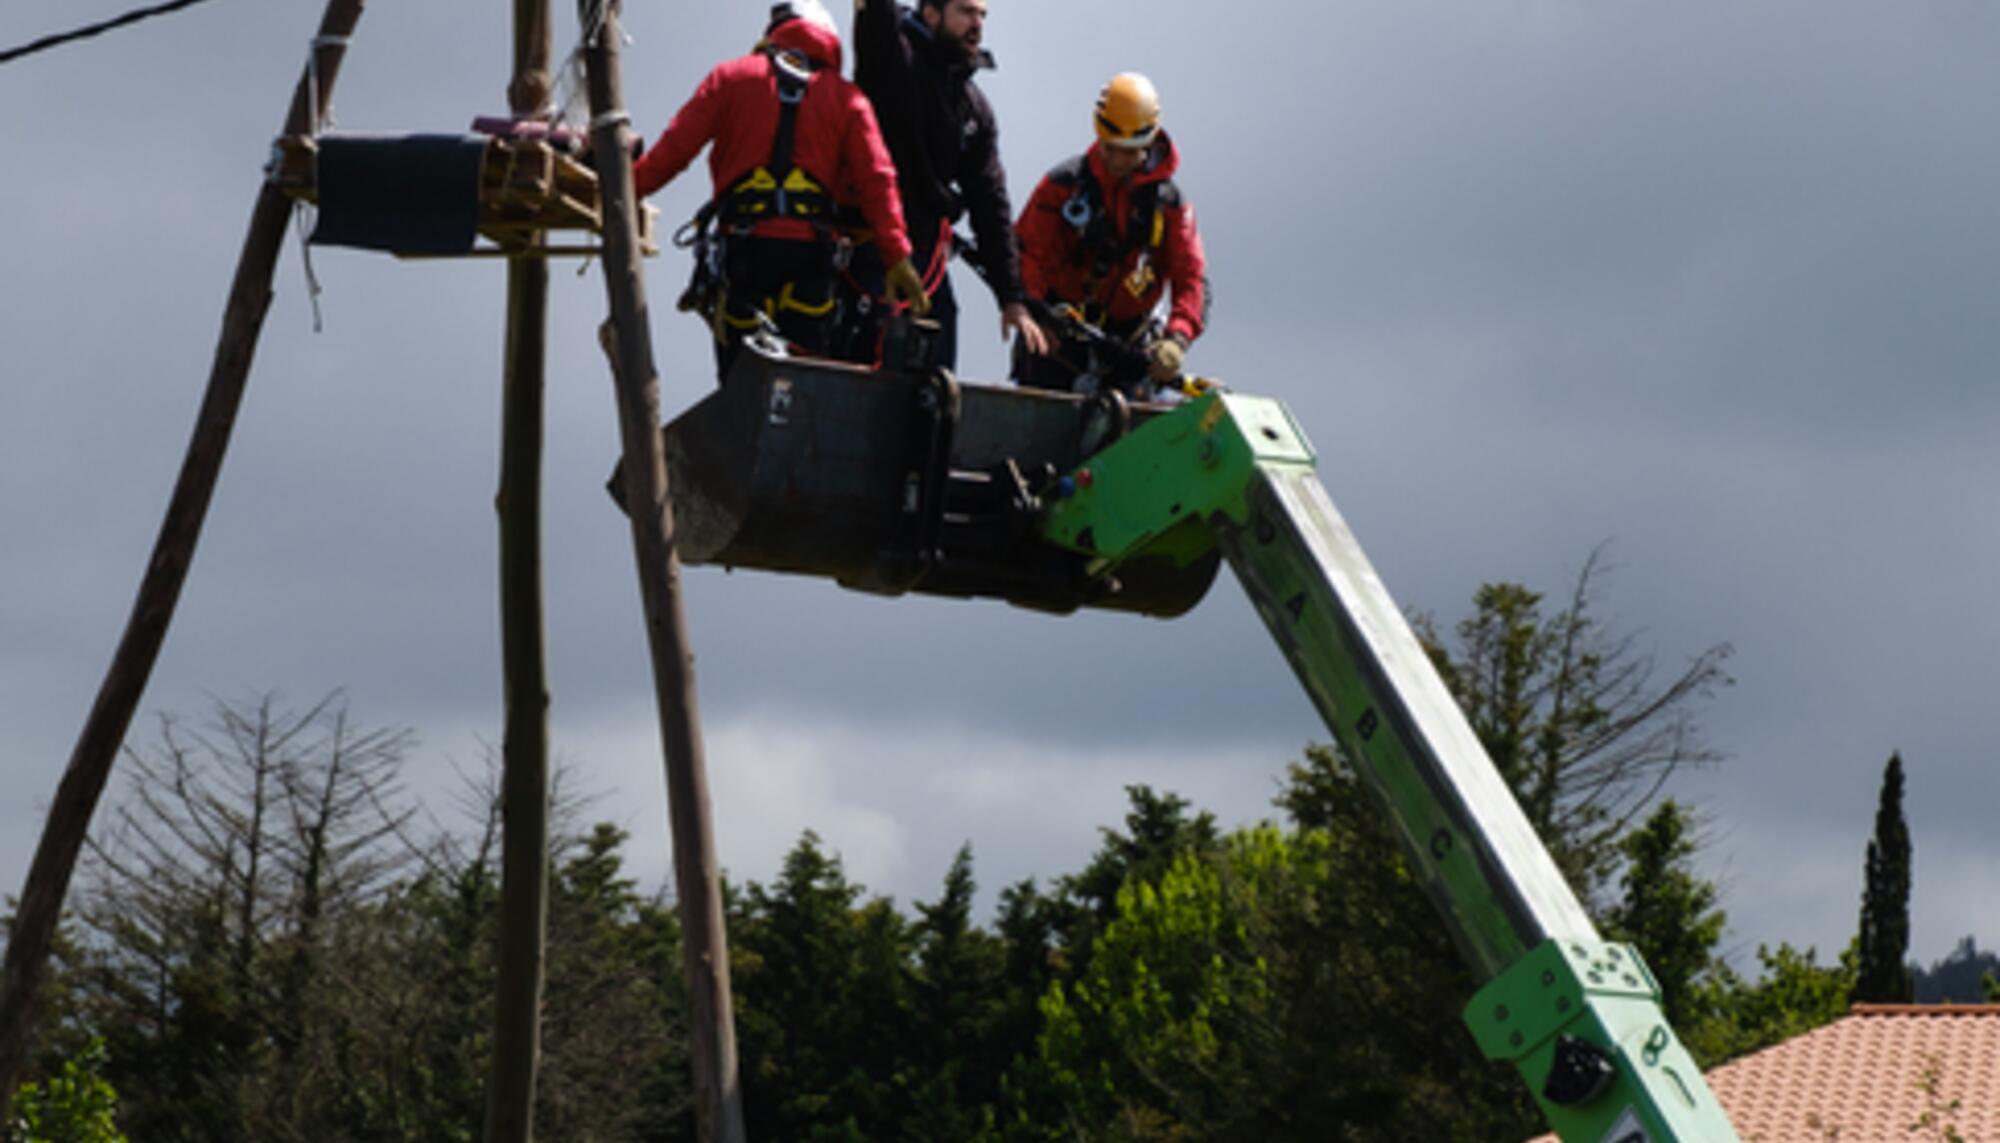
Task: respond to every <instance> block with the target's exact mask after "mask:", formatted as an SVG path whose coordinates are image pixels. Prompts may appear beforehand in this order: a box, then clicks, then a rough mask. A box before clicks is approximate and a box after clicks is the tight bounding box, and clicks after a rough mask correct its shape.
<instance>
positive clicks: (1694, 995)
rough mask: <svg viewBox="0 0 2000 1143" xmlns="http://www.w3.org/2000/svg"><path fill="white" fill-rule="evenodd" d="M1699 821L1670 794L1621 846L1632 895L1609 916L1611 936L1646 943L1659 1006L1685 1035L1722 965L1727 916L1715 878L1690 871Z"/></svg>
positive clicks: (1644, 947)
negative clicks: (1704, 986) (1718, 961)
mask: <svg viewBox="0 0 2000 1143" xmlns="http://www.w3.org/2000/svg"><path fill="white" fill-rule="evenodd" d="M1692 829H1693V819H1692V817H1691V815H1690V814H1689V813H1688V811H1687V810H1686V809H1684V808H1682V806H1681V805H1680V804H1679V803H1678V802H1675V801H1673V800H1671V799H1669V800H1668V801H1665V802H1662V803H1660V806H1659V808H1658V809H1656V810H1654V811H1653V815H1652V816H1651V817H1649V818H1647V819H1646V823H1645V825H1644V826H1642V827H1640V828H1639V829H1637V830H1634V831H1633V832H1632V833H1630V834H1627V835H1626V836H1625V839H1624V840H1623V841H1622V842H1620V843H1619V848H1620V849H1621V850H1623V852H1624V854H1625V862H1626V865H1625V875H1624V878H1623V882H1624V888H1625V894H1624V897H1623V898H1622V899H1621V900H1620V901H1619V902H1618V904H1617V905H1616V906H1614V907H1613V908H1612V909H1611V912H1610V914H1609V915H1608V916H1607V917H1606V918H1605V928H1606V929H1607V930H1608V932H1609V934H1610V935H1611V936H1612V937H1613V938H1615V939H1617V940H1623V941H1630V942H1632V943H1633V944H1636V945H1638V946H1639V951H1640V952H1641V953H1643V954H1644V955H1645V957H1646V965H1647V967H1648V968H1650V969H1652V970H1653V977H1654V979H1656V980H1658V981H1659V984H1660V1005H1661V1007H1662V1008H1664V1009H1665V1010H1666V1014H1667V1019H1668V1021H1669V1022H1670V1023H1672V1024H1673V1025H1674V1027H1676V1028H1678V1029H1681V1030H1682V1032H1683V1034H1685V1033H1686V1030H1687V1029H1688V1028H1690V1027H1691V1026H1692V1025H1693V1024H1694V1021H1695V1017H1696V1016H1697V1015H1698V1012H1697V1008H1698V1004H1699V1002H1698V997H1699V996H1700V995H1701V990H1700V989H1699V988H1698V987H1697V984H1698V982H1699V981H1700V979H1701V978H1702V977H1703V976H1704V975H1705V974H1707V973H1708V972H1709V970H1710V969H1711V968H1712V967H1713V966H1714V964H1715V946H1716V943H1717V942H1719V941H1720V940H1721V939H1722V929H1723V925H1724V923H1725V916H1724V914H1723V912H1722V910H1720V909H1718V908H1716V907H1715V901H1716V892H1715V886H1714V884H1713V883H1711V882H1708V881H1705V880H1703V879H1702V878H1700V877H1698V876H1696V875H1695V874H1694V873H1693V872H1692V871H1691V870H1690V869H1689V867H1688V866H1689V860H1690V859H1691V858H1692V857H1693V856H1694V853H1695V848H1696V843H1695V839H1694V838H1693V837H1691V836H1690V834H1691V832H1692Z"/></svg>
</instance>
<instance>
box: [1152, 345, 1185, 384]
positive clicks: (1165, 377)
mask: <svg viewBox="0 0 2000 1143" xmlns="http://www.w3.org/2000/svg"><path fill="white" fill-rule="evenodd" d="M1146 356H1147V358H1148V360H1147V363H1146V372H1147V373H1148V374H1149V375H1150V376H1151V377H1152V378H1153V380H1154V381H1156V382H1159V383H1160V384H1162V385H1165V384H1168V383H1170V382H1174V381H1178V380H1180V378H1181V363H1182V362H1183V361H1185V360H1186V359H1187V345H1186V343H1184V342H1183V341H1181V339H1180V337H1179V336H1172V337H1163V338H1161V339H1160V340H1158V341H1156V342H1154V343H1153V348H1152V349H1151V350H1149V351H1148V352H1147V354H1146Z"/></svg>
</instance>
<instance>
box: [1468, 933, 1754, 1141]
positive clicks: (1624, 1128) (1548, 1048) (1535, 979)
mask: <svg viewBox="0 0 2000 1143" xmlns="http://www.w3.org/2000/svg"><path fill="white" fill-rule="evenodd" d="M1465 1022H1466V1025H1467V1026H1468V1027H1470V1028H1471V1029H1472V1034H1473V1036H1474V1038H1475V1039H1477V1040H1478V1042H1479V1047H1480V1050H1482V1051H1484V1052H1485V1053H1486V1055H1487V1057H1488V1058H1489V1059H1493V1060H1505V1061H1508V1062H1511V1063H1513V1064H1514V1065H1515V1067H1517V1068H1518V1069H1519V1070H1520V1072H1521V1077H1522V1079H1524V1080H1526V1081H1527V1082H1528V1084H1529V1086H1530V1087H1531V1088H1532V1089H1533V1090H1534V1092H1535V1099H1536V1102H1537V1103H1538V1104H1540V1105H1541V1108H1542V1112H1543V1114H1544V1115H1546V1116H1547V1117H1548V1121H1549V1126H1550V1128H1552V1129H1553V1130H1554V1131H1555V1133H1556V1135H1557V1136H1558V1137H1559V1138H1561V1139H1564V1140H1588V1141H1590V1143H1599V1141H1604V1143H1649V1141H1653V1143H1658V1141H1665V1140H1674V1141H1679V1143H1686V1141H1690V1140H1699V1141H1702V1143H1707V1141H1708V1140H1723V1141H1727V1140H1734V1139H1736V1138H1737V1134H1736V1131H1735V1129H1734V1128H1733V1127H1731V1126H1730V1125H1729V1119H1728V1117H1727V1116H1726V1115H1724V1114H1723V1111H1722V1106H1721V1104H1719V1103H1717V1102H1716V1099H1715V1095H1714V1093H1713V1092H1712V1091H1711V1090H1710V1089H1709V1086H1708V1083H1707V1081H1706V1080H1704V1079H1703V1078H1702V1075H1701V1069H1700V1068H1698V1067H1697V1066H1696V1065H1695V1062H1694V1057H1692V1056H1690V1055H1688V1052H1687V1049H1686V1048H1685V1047H1683V1046H1682V1045H1681V1042H1680V1039H1679V1037H1677V1036H1675V1035H1674V1032H1673V1029H1672V1028H1671V1027H1669V1026H1668V1025H1667V1021H1666V1017H1665V1016H1663V1015H1662V1014H1661V1012H1660V1003H1659V988H1658V986H1657V985H1656V984H1655V983H1654V981H1653V976H1652V973H1650V972H1649V971H1647V969H1646V965H1645V962H1644V961H1642V960H1641V959H1640V957H1639V951H1638V950H1637V949H1635V948H1632V947H1631V946H1630V945H1617V944H1607V943H1604V942H1601V941H1575V940H1570V941H1556V940H1552V941H1548V942H1546V943H1544V944H1543V945H1541V946H1540V947H1539V948H1537V949H1535V950H1534V951H1533V952H1531V953H1529V955H1528V956H1527V957H1525V958H1523V959H1522V960H1521V961H1520V963H1518V964H1516V965H1515V966H1514V967H1513V968H1511V969H1509V970H1508V971H1507V972H1505V973H1503V974H1501V975H1500V976H1498V977H1495V978H1494V979H1493V980H1492V981H1489V982H1488V983H1487V985H1486V987H1484V988H1482V989H1480V990H1479V992H1478V994H1477V995H1475V996H1474V997H1473V999H1472V1002H1471V1003H1470V1004H1468V1005H1466V1009H1465ZM1564 1036H1572V1037H1576V1038H1578V1039H1581V1040H1583V1041H1584V1042H1586V1043H1588V1044H1591V1045H1593V1046H1594V1047H1595V1048H1596V1049H1597V1050H1599V1051H1602V1052H1603V1053H1604V1054H1605V1056H1606V1057H1607V1058H1608V1059H1609V1060H1610V1062H1611V1064H1612V1065H1613V1068H1614V1069H1615V1078H1614V1079H1613V1080H1612V1082H1611V1083H1610V1085H1609V1086H1608V1087H1606V1089H1605V1090H1604V1091H1603V1092H1601V1093H1599V1094H1598V1095H1596V1096H1595V1097H1594V1098H1591V1099H1589V1100H1587V1101H1585V1102H1582V1103H1578V1104H1574V1105H1564V1104H1560V1103H1556V1102H1554V1101H1552V1100H1551V1099H1549V1098H1548V1096H1547V1094H1546V1092H1545V1090H1544V1089H1545V1087H1546V1081H1547V1077H1548V1076H1549V1074H1550V1072H1551V1070H1552V1069H1553V1067H1554V1064H1555V1058H1556V1054H1557V1051H1558V1046H1559V1045H1560V1043H1561V1041H1562V1038H1563V1037H1564Z"/></svg>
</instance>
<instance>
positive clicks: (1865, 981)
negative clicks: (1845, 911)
mask: <svg viewBox="0 0 2000 1143" xmlns="http://www.w3.org/2000/svg"><path fill="white" fill-rule="evenodd" d="M1860 944H1861V964H1860V971H1859V973H1858V974H1857V975H1856V977H1855V980H1854V990H1853V992H1851V993H1849V999H1850V1000H1852V1001H1854V1002H1855V1003H1871V1004H1908V1003H1910V1002H1911V1000H1913V999H1914V998H1915V996H1916V990H1915V985H1914V983H1913V981H1912V980H1911V977H1910V967H1909V965H1908V964H1907V963H1906V962H1905V958H1906V956H1907V955H1908V953H1909V947H1910V826H1909V823H1908V822H1906V821H1905V820H1904V819H1903V756H1902V755H1901V754H1900V753H1896V754H1891V755H1889V765H1888V767H1887V768H1886V769H1884V770H1883V772H1882V800H1881V802H1880V804H1878V805H1877V807H1876V809H1875V836H1874V837H1873V838H1872V839H1870V840H1869V842H1868V864H1867V883H1866V885H1865V886H1864V887H1863V889H1862V896H1861V937H1860Z"/></svg>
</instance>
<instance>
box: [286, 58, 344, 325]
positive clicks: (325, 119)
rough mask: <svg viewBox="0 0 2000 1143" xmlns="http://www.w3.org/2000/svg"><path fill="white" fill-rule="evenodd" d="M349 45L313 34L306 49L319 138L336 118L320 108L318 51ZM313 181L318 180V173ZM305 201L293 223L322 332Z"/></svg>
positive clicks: (309, 120)
mask: <svg viewBox="0 0 2000 1143" xmlns="http://www.w3.org/2000/svg"><path fill="white" fill-rule="evenodd" d="M346 47H347V37H346V36H314V37H313V38H312V45H311V46H310V47H309V48H307V49H306V133H307V134H309V135H312V136H314V137H317V136H318V135H319V134H320V132H321V131H323V130H325V128H326V125H327V124H328V123H329V122H331V121H332V119H333V109H332V108H331V107H321V106H320V102H319V89H320V78H319V53H320V50H321V49H323V48H340V49H345V48H346ZM313 163H314V165H315V166H317V165H318V163H319V158H318V152H317V151H315V152H314V158H313ZM313 181H314V182H318V181H319V179H318V176H317V173H315V176H314V179H313ZM306 212H307V208H306V204H305V202H304V200H300V201H299V202H296V203H293V204H292V224H293V228H294V229H295V230H297V231H298V235H299V262H300V264H301V265H302V266H303V267H304V268H305V272H306V300H307V301H308V302H310V303H311V304H312V315H313V332H314V333H321V332H323V331H324V330H325V328H326V324H325V321H324V319H323V316H322V315H321V313H320V305H319V296H320V295H321V294H322V293H325V292H326V291H325V290H324V289H323V288H322V287H321V286H320V284H319V274H318V272H316V271H315V270H314V269H313V260H312V241H311V239H310V238H309V237H308V236H307V233H306V231H307V229H308V227H307V226H306Z"/></svg>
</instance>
